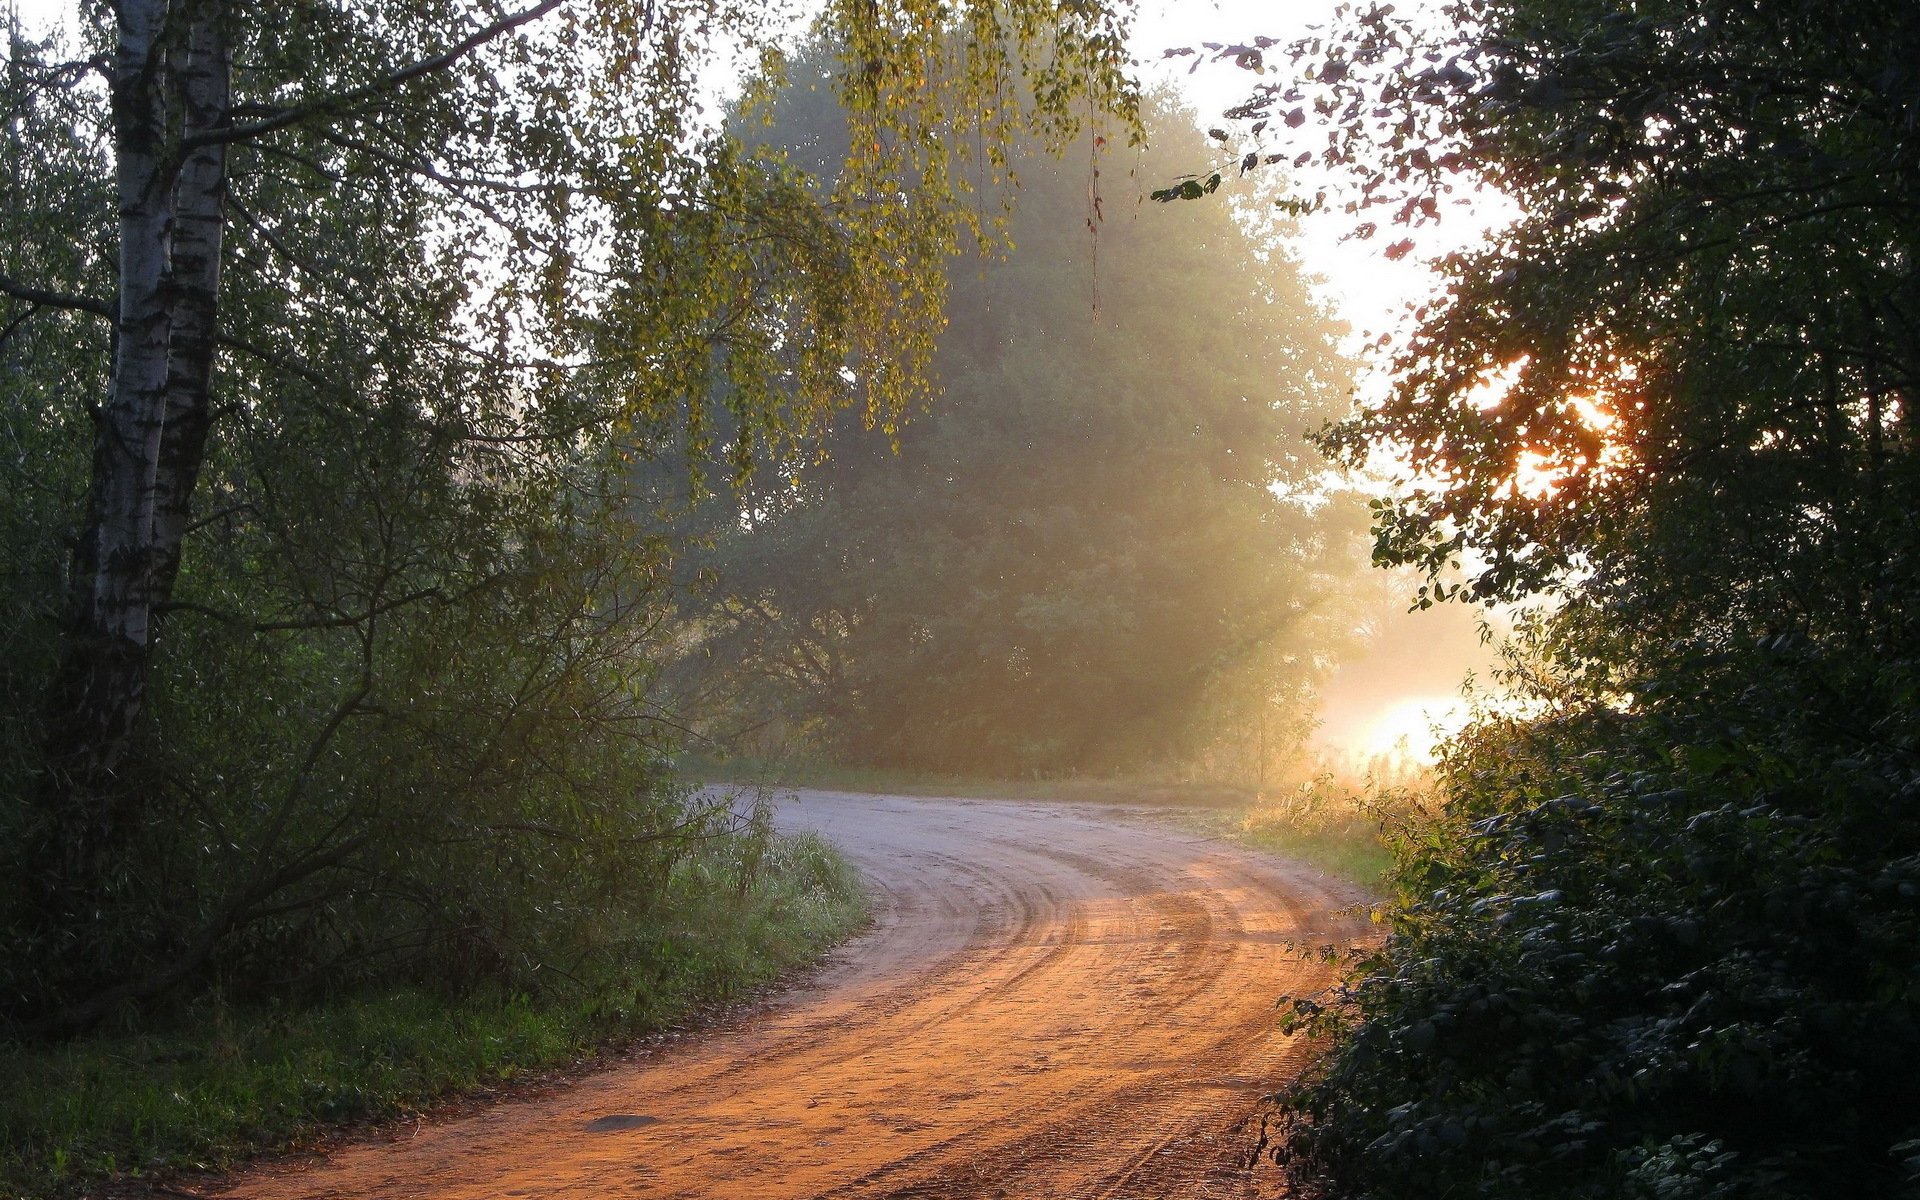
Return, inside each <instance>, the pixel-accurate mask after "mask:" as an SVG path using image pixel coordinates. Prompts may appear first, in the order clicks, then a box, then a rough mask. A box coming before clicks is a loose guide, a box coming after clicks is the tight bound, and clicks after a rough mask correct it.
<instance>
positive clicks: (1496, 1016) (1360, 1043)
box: [1277, 639, 1920, 1200]
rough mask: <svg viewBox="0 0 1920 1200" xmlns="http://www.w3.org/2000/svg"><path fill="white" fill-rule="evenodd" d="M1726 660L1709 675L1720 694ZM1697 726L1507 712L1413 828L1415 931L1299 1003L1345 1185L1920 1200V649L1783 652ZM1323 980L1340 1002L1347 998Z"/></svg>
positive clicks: (1790, 648)
mask: <svg viewBox="0 0 1920 1200" xmlns="http://www.w3.org/2000/svg"><path fill="white" fill-rule="evenodd" d="M1729 669H1730V665H1729V664H1727V663H1725V662H1721V663H1717V664H1715V665H1714V667H1713V668H1712V670H1713V673H1714V674H1716V675H1717V676H1718V677H1719V678H1718V684H1717V685H1718V687H1720V688H1724V687H1725V682H1726V675H1727V672H1728V670H1729ZM1738 669H1739V670H1740V671H1741V672H1742V673H1744V674H1746V675H1747V677H1748V678H1749V679H1750V680H1751V681H1752V682H1751V684H1750V686H1748V687H1747V688H1745V689H1744V690H1743V691H1742V692H1741V693H1739V695H1738V699H1736V700H1732V701H1728V702H1725V703H1721V704H1718V705H1715V706H1714V707H1713V708H1712V709H1711V713H1712V715H1711V716H1704V715H1701V706H1700V705H1699V704H1698V702H1697V699H1689V700H1688V701H1687V702H1685V703H1679V702H1669V701H1666V700H1663V699H1661V698H1660V697H1658V696H1656V697H1654V698H1652V699H1650V700H1648V701H1647V702H1646V704H1645V706H1644V707H1643V708H1642V709H1641V710H1640V711H1638V712H1635V713H1634V714H1632V715H1625V714H1622V713H1621V712H1619V711H1617V710H1614V709H1611V708H1607V707H1602V706H1588V707H1581V708H1576V707H1564V708H1562V709H1561V710H1559V711H1557V712H1555V713H1553V714H1551V715H1548V716H1543V717H1539V718H1535V719H1532V720H1504V721H1491V722H1488V723H1485V724H1482V725H1481V726H1480V727H1478V728H1477V729H1475V730H1473V731H1472V732H1470V733H1469V734H1468V735H1466V736H1465V737H1464V738H1463V739H1462V740H1461V741H1460V742H1459V743H1457V744H1456V745H1455V746H1454V748H1453V749H1452V750H1451V752H1450V753H1449V754H1448V756H1447V758H1446V760H1445V761H1444V762H1443V763H1442V765H1441V769H1440V779H1441V787H1442V790H1443V794H1444V796H1445V799H1446V801H1447V807H1446V810H1445V813H1444V815H1443V816H1441V817H1440V818H1438V820H1437V822H1436V823H1435V824H1434V825H1433V826H1431V827H1428V828H1425V829H1421V830H1417V831H1403V836H1402V845H1401V858H1400V863H1399V866H1398V885H1399V899H1398V900H1397V901H1396V902H1395V903H1394V904H1393V906H1392V908H1391V928H1392V934H1391V937H1390V939H1389V941H1388V942H1387V943H1386V944H1385V946H1384V947H1383V948H1382V949H1380V950H1379V951H1378V952H1376V953H1373V954H1371V955H1368V956H1366V957H1364V958H1362V959H1361V960H1359V961H1358V963H1357V964H1356V968H1355V970H1354V972H1353V973H1352V975H1351V976H1350V978H1349V980H1348V982H1347V984H1346V986H1345V987H1344V988H1343V989H1342V990H1341V991H1340V993H1339V994H1338V996H1337V997H1336V998H1334V999H1333V1000H1332V1001H1331V1002H1330V1003H1326V1004H1323V1003H1322V1002H1321V1000H1316V999H1311V998H1303V999H1298V1000H1295V1001H1294V1008H1293V1019H1294V1020H1295V1021H1297V1022H1301V1023H1304V1024H1307V1025H1312V1026H1317V1027H1318V1028H1321V1029H1323V1030H1327V1029H1339V1030H1343V1031H1344V1033H1345V1039H1344V1041H1343V1042H1342V1044H1341V1045H1340V1047H1339V1049H1338V1050H1337V1051H1336V1052H1335V1054H1334V1055H1333V1057H1332V1058H1331V1059H1330V1060H1329V1061H1328V1062H1327V1064H1326V1065H1325V1067H1324V1069H1323V1070H1322V1071H1321V1072H1320V1073H1319V1074H1317V1075H1316V1076H1314V1077H1313V1078H1312V1079H1310V1080H1309V1081H1307V1082H1306V1083H1304V1084H1302V1085H1300V1086H1299V1087H1297V1088H1296V1089H1295V1090H1293V1091H1292V1092H1291V1093H1290V1094H1289V1095H1288V1097H1287V1103H1288V1105H1289V1107H1290V1110H1291V1116H1290V1118H1289V1120H1288V1123H1287V1124H1286V1126H1285V1127H1284V1129H1283V1131H1282V1132H1281V1133H1280V1135H1279V1139H1278V1142H1277V1153H1278V1156H1279V1158H1280V1159H1281V1160H1282V1161H1284V1162H1286V1163H1287V1164H1289V1166H1290V1167H1291V1168H1292V1170H1293V1171H1294V1173H1295V1175H1296V1176H1297V1177H1299V1178H1300V1179H1302V1180H1303V1181H1311V1183H1312V1185H1313V1186H1315V1187H1319V1188H1325V1189H1329V1190H1331V1191H1332V1192H1334V1193H1337V1194H1339V1195H1342V1196H1353V1197H1393V1198H1394V1200H1415V1198H1417V1197H1429V1196H1431V1197H1439V1196H1461V1195H1475V1196H1502V1197H1506V1196H1511V1197H1527V1198H1529V1200H1548V1198H1552V1197H1603V1196H1604V1197H1617V1196H1622V1197H1623V1196H1636V1197H1638V1196H1645V1197H1662V1198H1666V1197H1696V1196H1698V1197H1707V1196H1713V1197H1735V1196H1741V1197H1748V1196H1751V1197H1782V1198H1784V1197H1807V1198H1808V1200H1812V1198H1814V1197H1836V1196H1846V1197H1870V1196H1901V1195H1915V1194H1920V819H1917V818H1920V755H1917V754H1916V748H1917V747H1916V741H1915V734H1916V731H1917V729H1920V722H1916V720H1915V709H1914V706H1913V704H1912V700H1913V689H1912V680H1913V678H1914V676H1913V673H1912V670H1911V664H1906V663H1901V664H1893V665H1887V664H1880V665H1879V666H1877V667H1868V668H1867V669H1864V670H1851V671H1846V670H1841V669H1839V668H1838V667H1836V666H1835V665H1834V664H1831V663H1827V662H1825V661H1822V660H1821V659H1820V657H1819V656H1818V655H1816V654H1814V653H1813V652H1812V651H1811V650H1810V649H1809V648H1807V647H1805V646H1803V645H1798V644H1794V643H1792V642H1790V641H1787V640H1785V639H1782V640H1780V641H1778V642H1776V643H1770V644H1769V646H1768V647H1767V648H1766V649H1765V650H1764V651H1763V652H1761V653H1758V654H1755V655H1753V656H1749V657H1747V658H1746V660H1745V661H1744V662H1743V663H1741V664H1739V666H1738ZM1323 999H1324V998H1323Z"/></svg>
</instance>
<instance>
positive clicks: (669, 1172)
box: [224, 792, 1365, 1200]
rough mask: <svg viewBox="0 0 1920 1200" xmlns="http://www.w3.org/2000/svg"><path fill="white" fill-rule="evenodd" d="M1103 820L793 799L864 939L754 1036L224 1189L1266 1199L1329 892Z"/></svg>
mask: <svg viewBox="0 0 1920 1200" xmlns="http://www.w3.org/2000/svg"><path fill="white" fill-rule="evenodd" d="M1137 816H1138V814H1131V815H1130V814H1128V813H1126V812H1123V811H1115V810H1108V809H1103V808H1099V807H1095V806H1072V805H1064V804H1062V805H1054V804H1042V803H1033V802H1001V801H973V800H934V799H912V798H906V797H897V796H869V795H851V794H844V793H830V792H801V793H798V794H797V796H796V797H795V798H794V799H793V800H791V801H790V802H788V803H787V804H786V805H784V806H783V809H782V811H781V815H780V818H779V823H780V825H781V826H782V827H783V828H786V829H789V830H798V829H812V830H815V831H818V832H820V833H823V834H824V835H825V836H827V837H828V838H829V839H831V840H833V841H834V842H835V843H836V844H838V845H840V846H841V848H842V849H844V850H845V851H846V852H847V854H849V855H850V856H851V857H852V858H853V859H854V861H855V862H856V863H858V864H859V866H860V867H861V869H862V870H863V871H864V872H865V873H866V874H867V876H868V878H869V879H870V881H871V884H872V888H873V892H874V896H875V904H876V908H877V910H878V911H877V912H876V921H875V925H874V928H873V929H872V930H871V931H870V932H868V933H867V934H865V935H863V936H862V937H861V938H858V939H856V940H855V941H854V942H852V943H849V944H848V945H847V946H845V947H842V948H841V949H840V950H838V951H836V952H835V953H834V955H832V956H831V957H830V959H829V961H828V963H827V965H826V966H825V967H824V969H822V970H821V971H819V972H817V973H816V974H815V975H814V976H813V977H812V978H811V979H810V980H809V981H808V982H807V983H806V984H805V985H803V986H801V987H798V988H796V989H794V990H792V991H790V992H788V993H786V994H784V995H782V996H780V997H779V998H777V999H776V1000H774V1001H773V1002H771V1003H770V1004H769V1005H768V1006H767V1007H766V1010H765V1011H764V1012H761V1013H759V1014H757V1015H755V1016H754V1017H753V1018H752V1019H750V1020H745V1021H741V1022H737V1023H734V1024H732V1025H730V1026H728V1027H726V1028H723V1029H721V1030H717V1031H715V1032H714V1033H712V1034H709V1035H705V1036H701V1037H695V1038H690V1039H686V1040H685V1041H683V1042H681V1043H679V1044H677V1045H674V1046H672V1047H671V1048H668V1049H664V1050H662V1051H660V1052H657V1053H653V1054H649V1055H646V1056H643V1057H641V1058H638V1059H636V1060H631V1061H626V1062H622V1063H619V1064H616V1065H613V1066H611V1067H609V1068H608V1069H607V1070H605V1071H603V1072H600V1073H598V1074H594V1075H591V1076H589V1077H587V1078H585V1079H582V1080H580V1081H579V1082H577V1083H575V1084H572V1085H570V1086H568V1087H567V1088H565V1089H564V1090H562V1091H559V1092H555V1093H553V1094H551V1095H546V1096H541V1097H538V1098H533V1099H524V1100H519V1101H513V1102H508V1103H504V1104H501V1105H498V1106H495V1107H493V1108H489V1109H485V1110H482V1111H480V1112H477V1113H473V1114H470V1115H467V1116H462V1117H458V1118H454V1119H450V1120H446V1121H443V1122H437V1123H435V1122H429V1123H427V1124H426V1125H424V1126H423V1127H421V1128H420V1129H419V1130H417V1131H414V1132H412V1133H411V1134H410V1135H409V1136H408V1137H407V1138H405V1139H404V1140H394V1139H389V1140H373V1141H366V1142H362V1143H357V1144H353V1145H348V1146H343V1147H341V1148H339V1149H336V1150H335V1151H333V1152H332V1153H331V1154H329V1155H327V1156H324V1157H321V1158H316V1159H313V1160H310V1161H305V1162H299V1163H291V1162H283V1163H278V1164H272V1165H266V1166H262V1167H260V1168H256V1169H255V1170H253V1171H250V1172H248V1173H246V1174H243V1175H241V1176H238V1177H236V1178H235V1179H233V1180H232V1181H231V1183H230V1185H229V1186H228V1187H227V1188H226V1189H225V1191H224V1194H225V1195H226V1196H227V1197H230V1198H231V1200H322V1198H342V1200H344V1198H348V1197H352V1198H356V1200H401V1198H405V1200H499V1198H502V1197H566V1198H581V1200H584V1198H586V1197H594V1198H601V1197H621V1196H635V1197H639V1196H645V1197H682V1198H687V1200H698V1198H706V1200H712V1198H722V1197H724V1198H728V1200H733V1198H757V1197H766V1198H767V1200H799V1198H802V1197H844V1198H847V1200H878V1198H880V1197H922V1198H930V1200H945V1198H952V1200H961V1198H963V1197H964V1198H968V1200H971V1198H975V1197H979V1198H982V1200H991V1198H993V1197H1016V1198H1023V1197H1061V1198H1073V1200H1119V1198H1125V1197H1148V1196H1153V1197H1174V1198H1187V1200H1201V1198H1212V1197H1255V1196H1266V1195H1271V1194H1273V1193H1272V1188H1273V1186H1274V1184H1273V1181H1271V1180H1268V1179H1266V1178H1265V1177H1264V1176H1262V1175H1261V1174H1259V1172H1258V1171H1256V1170H1251V1169H1249V1168H1247V1167H1246V1165H1245V1155H1246V1151H1247V1149H1248V1147H1249V1146H1250V1145H1251V1141H1252V1136H1251V1134H1250V1133H1248V1132H1247V1131H1246V1129H1245V1128H1243V1127H1244V1125H1245V1123H1246V1122H1247V1121H1248V1120H1249V1119H1250V1118H1252V1117H1253V1115H1254V1114H1255V1113H1256V1111H1257V1109H1258V1105H1259V1097H1260V1096H1261V1095H1262V1094H1263V1093H1265V1092H1268V1091H1271V1090H1272V1088H1273V1087H1274V1086H1276V1085H1278V1084H1279V1083H1281V1082H1283V1081H1284V1080H1285V1079H1286V1078H1288V1077H1289V1076H1290V1075H1291V1074H1292V1073H1293V1072H1295V1071H1297V1070H1298V1069H1299V1067H1300V1066H1301V1064H1302V1062H1303V1059H1304V1054H1303V1048H1302V1047H1301V1046H1300V1045H1299V1044H1298V1043H1296V1042H1294V1041H1293V1040H1291V1039H1288V1038H1286V1037H1284V1036H1283V1035H1281V1034H1280V1033H1279V1031H1278V1029H1277V1025H1276V1016H1277V1014H1276V1011H1275V1008H1274V1000H1275V998H1276V997H1278V996H1279V995H1282V994H1285V993H1298V992H1301V991H1306V990H1310V989H1313V988H1317V987H1319V986H1322V985H1323V984H1324V983H1326V982H1327V979H1328V968H1326V967H1325V966H1324V965H1322V964H1320V963H1319V962H1316V961H1314V960H1312V959H1310V958H1307V957H1303V956H1301V955H1299V954H1297V953H1295V952H1294V951H1293V950H1292V949H1291V945H1290V944H1296V943H1297V944H1301V945H1318V944H1323V943H1326V942H1334V941H1346V940H1350V939H1353V938H1356V937H1359V936H1362V935H1363V934H1364V931H1365V922H1364V921H1363V920H1361V919H1360V918H1359V917H1357V916H1356V915H1354V914H1353V913H1352V912H1350V911H1343V910H1349V909H1351V908H1352V907H1353V906H1354V905H1356V904H1357V903H1358V902H1360V901H1361V900H1362V897H1361V896H1360V895H1359V894H1358V893H1357V892H1355V891H1353V890H1352V889H1351V888H1348V887H1345V886H1344V885H1340V884H1338V883H1335V882H1333V881H1331V880H1329V879H1327V878H1326V877H1324V876H1322V875H1320V874H1319V873H1318V872H1315V871H1313V870H1311V869H1309V868H1305V867H1301V866H1298V865H1294V864H1290V863H1287V862H1285V861H1282V860H1279V859H1275V858H1271V857H1267V856H1262V855H1257V854H1252V853H1247V852H1244V851H1240V850H1238V849H1236V848H1234V847H1232V846H1230V845H1226V844H1223V843H1220V842H1217V841H1212V840H1205V839H1195V838H1192V837H1189V836H1186V835H1183V834H1179V833H1174V832H1170V831H1169V830H1168V829H1166V828H1165V827H1155V826H1154V825H1153V824H1151V823H1149V822H1145V821H1142V820H1139V819H1136V818H1137Z"/></svg>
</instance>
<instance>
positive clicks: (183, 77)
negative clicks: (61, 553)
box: [150, 0, 232, 606]
mask: <svg viewBox="0 0 1920 1200" xmlns="http://www.w3.org/2000/svg"><path fill="white" fill-rule="evenodd" d="M218 7H219V6H218V5H217V4H216V3H214V0H201V2H200V3H198V4H196V5H194V6H193V8H192V9H191V13H192V15H191V20H190V23H189V25H188V30H187V37H186V52H185V53H184V54H183V55H181V65H180V66H179V67H177V68H176V70H175V75H176V77H177V78H178V80H179V82H180V95H181V98H182V101H183V106H182V107H183V109H184V112H183V118H184V119H183V121H182V126H183V132H184V133H186V134H188V135H191V134H193V133H195V132H196V131H200V130H207V129H217V128H219V127H221V126H223V125H225V124H226V123H227V107H228V99H229V93H230V89H231V74H232V69H231V60H230V59H229V57H228V54H227V48H226V41H225V38H224V37H223V36H222V34H221V30H220V16H221V14H220V13H219V12H218V11H217V9H218ZM226 189H227V148H226V144H225V143H224V142H214V143H211V144H209V145H204V146H199V147H196V148H195V149H193V150H191V151H189V152H188V153H187V155H186V157H185V159H184V161H183V162H182V163H181V164H180V178H179V181H178V182H177V183H176V184H175V186H174V201H173V207H174V212H173V231H172V243H171V245H170V247H169V253H168V290H169V292H170V294H171V299H172V301H173V319H172V329H171V333H170V338H169V341H168V356H167V406H166V424H165V427H164V429H163V431H162V434H161V439H160V457H159V461H158V464H157V467H158V469H157V471H156V475H155V497H154V530H153V543H154V549H153V553H154V564H153V585H152V589H151V597H150V599H151V603H152V604H153V605H154V606H159V605H162V604H165V603H166V602H167V600H168V598H170V597H171V596H172V595H173V582H174V579H175V578H176V577H177V576H178V575H179V572H180V546H181V542H182V541H183V540H184V539H185V537H186V532H187V522H188V518H189V517H190V516H191V507H190V505H191V501H192V499H193V489H194V485H195V484H196V483H197V482H198V481H199V478H200V464H201V462H202V461H203V459H204V458H205V455H206V445H207V432H208V430H209V428H210V427H211V424H212V400H211V391H212V382H213V350H214V332H215V326H216V324H217V320H218V316H219V299H220V249H221V239H222V235H223V234H224V233H225V231H226V214H225V211H224V208H223V201H224V199H225V196H226Z"/></svg>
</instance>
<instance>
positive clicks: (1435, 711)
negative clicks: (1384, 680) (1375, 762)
mask: <svg viewBox="0 0 1920 1200" xmlns="http://www.w3.org/2000/svg"><path fill="white" fill-rule="evenodd" d="M1471 715H1472V713H1471V710H1470V708H1469V706H1468V704H1467V702H1466V701H1465V700H1463V699H1461V698H1460V697H1458V696H1439V695H1435V696H1408V697H1407V698H1406V699H1404V700H1401V701H1398V702H1397V703H1395V704H1392V705H1390V706H1389V707H1387V708H1385V709H1383V710H1382V711H1381V713H1380V715H1379V716H1377V717H1375V718H1374V719H1373V721H1372V723H1371V724H1369V725H1368V726H1367V727H1366V730H1365V732H1363V733H1362V734H1361V737H1360V750H1361V753H1362V754H1364V755H1365V756H1366V757H1368V758H1378V757H1383V756H1393V755H1400V754H1404V755H1406V756H1407V757H1409V758H1412V759H1414V760H1415V761H1417V762H1422V763H1430V762H1432V761H1433V759H1434V749H1435V747H1436V746H1437V745H1438V744H1439V743H1440V742H1443V741H1445V740H1446V739H1447V738H1449V737H1451V736H1453V735H1454V734H1455V733H1458V732H1459V731H1460V729H1461V728H1462V727H1464V726H1465V725H1466V723H1467V721H1468V719H1469V717H1470V716H1471Z"/></svg>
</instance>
